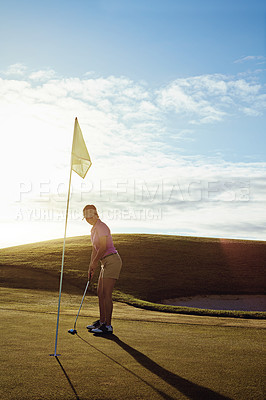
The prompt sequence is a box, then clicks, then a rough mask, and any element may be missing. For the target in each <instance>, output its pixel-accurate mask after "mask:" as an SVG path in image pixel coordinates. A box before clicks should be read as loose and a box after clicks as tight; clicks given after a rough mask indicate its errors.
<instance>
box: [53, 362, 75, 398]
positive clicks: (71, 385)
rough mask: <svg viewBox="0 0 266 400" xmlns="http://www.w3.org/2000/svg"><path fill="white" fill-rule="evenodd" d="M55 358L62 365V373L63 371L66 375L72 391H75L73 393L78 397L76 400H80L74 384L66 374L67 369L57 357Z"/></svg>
mask: <svg viewBox="0 0 266 400" xmlns="http://www.w3.org/2000/svg"><path fill="white" fill-rule="evenodd" d="M55 358H56V361H57V362H58V364H59V365H60V368H61V369H62V371H63V373H64V375H65V377H66V379H67V381H68V383H69V385H70V387H71V389H72V390H73V393H74V394H75V396H76V400H80V398H79V396H78V394H77V392H76V389H75V388H74V386H73V384H72V382H71V380H70V378H69V376H68V375H67V373H66V370H65V368H64V367H63V365H62V364H61V362H60V360H59V358H58V357H57V356H55Z"/></svg>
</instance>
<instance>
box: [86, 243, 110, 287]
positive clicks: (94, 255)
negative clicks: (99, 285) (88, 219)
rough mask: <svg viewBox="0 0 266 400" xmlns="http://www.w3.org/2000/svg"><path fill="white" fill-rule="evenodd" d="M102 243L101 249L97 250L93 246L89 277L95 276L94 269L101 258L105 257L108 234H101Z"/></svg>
mask: <svg viewBox="0 0 266 400" xmlns="http://www.w3.org/2000/svg"><path fill="white" fill-rule="evenodd" d="M99 241H100V245H99V249H98V250H97V251H96V250H95V248H94V247H93V250H92V254H91V262H90V265H89V271H88V276H89V279H90V278H92V277H93V274H94V271H95V269H96V268H97V265H98V262H99V260H101V258H102V257H103V255H104V253H105V251H106V242H107V237H106V236H101V237H100V238H99Z"/></svg>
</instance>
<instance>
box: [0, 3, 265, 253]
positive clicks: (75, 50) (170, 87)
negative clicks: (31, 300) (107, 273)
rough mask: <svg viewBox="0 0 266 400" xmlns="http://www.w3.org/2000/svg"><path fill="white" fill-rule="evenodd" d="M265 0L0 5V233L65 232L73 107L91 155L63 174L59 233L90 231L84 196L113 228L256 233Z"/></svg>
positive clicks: (261, 200) (260, 213)
mask: <svg viewBox="0 0 266 400" xmlns="http://www.w3.org/2000/svg"><path fill="white" fill-rule="evenodd" d="M265 10H266V6H265V2H263V1H258V0H257V1H256V0H255V1H245V0H241V1H240V0H239V1H238V0H235V1H227V0H223V1H219V0H216V1H213V0H212V1H207V0H206V1H204V0H202V1H200V0H197V1H196V0H195V1H193V0H186V1H185V0H184V1H183V0H176V1H174V0H171V1H170V0H164V1H154V0H153V1H149V0H142V1H139V0H135V1H132V2H129V1H115V0H109V1H101V0H99V1H96V0H95V1H92V0H87V1H79V0H78V1H24V0H21V1H12V0H11V1H9V2H5V3H3V4H1V13H0V34H1V37H2V38H4V40H2V41H1V43H0V51H1V61H0V124H1V125H0V126H1V131H2V132H8V135H7V134H4V133H1V151H0V153H1V154H0V155H1V159H2V163H3V165H4V166H6V165H7V164H8V165H9V174H8V177H7V176H3V178H2V185H3V187H4V188H9V189H8V190H3V192H4V193H5V195H4V196H3V197H2V199H1V205H2V207H1V208H2V211H1V215H0V219H1V222H2V223H3V224H5V225H4V226H5V227H6V234H5V238H2V239H1V241H0V246H5V245H11V244H16V243H20V242H23V241H24V242H25V241H34V240H42V239H48V238H50V237H60V236H62V234H61V232H62V231H63V229H62V218H61V214H60V213H63V211H64V207H65V197H64V196H65V193H64V190H63V182H65V181H67V179H68V178H67V176H68V169H69V167H68V162H69V152H70V145H71V135H72V131H73V123H74V118H75V117H76V116H77V117H78V118H79V122H80V126H81V129H82V131H83V135H84V137H85V140H86V142H87V144H88V150H89V152H90V154H91V157H92V161H93V166H92V168H91V170H90V172H89V174H88V176H87V178H86V180H85V181H84V182H82V183H81V182H80V181H79V178H76V177H75V178H74V180H73V196H72V200H71V206H72V211H73V216H72V217H73V218H72V219H70V224H69V231H68V233H69V235H75V234H83V233H84V234H85V233H86V232H87V230H88V227H85V226H84V225H81V224H80V220H79V212H80V210H81V209H82V206H83V203H84V202H85V203H86V202H94V203H95V204H96V205H97V206H98V207H99V209H100V210H101V211H102V216H103V219H104V218H105V219H106V222H107V223H109V224H110V226H111V228H112V230H113V231H114V232H153V233H167V234H189V235H190V234H191V235H195V236H216V237H235V238H250V239H264V238H265V233H266V232H265V223H266V221H265V216H264V215H265V212H264V209H265V196H266V188H265V166H266V156H265V148H266V136H265V109H266V107H265V106H266V94H265V83H266V82H265V66H266V56H265ZM7 149H8V150H7ZM10 154H12V160H13V161H12V163H11V165H10ZM33 166H34V167H33ZM3 171H4V168H2V174H3ZM82 184H83V186H82ZM4 185H5V186H4ZM84 185H85V186H84ZM86 185H87V186H86ZM101 185H102V186H101ZM59 187H60V190H61V192H60V196H59V189H58V188H59ZM160 193H161V195H160ZM58 196H59V197H60V201H58ZM107 198H108V199H109V201H108V202H107V201H106V199H107ZM74 211H75V212H74ZM74 214H75V215H74ZM14 231H15V232H16V234H15V235H14ZM25 231H26V232H27V234H25ZM22 232H23V234H22ZM22 236H23V237H22Z"/></svg>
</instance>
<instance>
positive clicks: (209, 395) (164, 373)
mask: <svg viewBox="0 0 266 400" xmlns="http://www.w3.org/2000/svg"><path fill="white" fill-rule="evenodd" d="M95 335H96V334H95ZM98 336H99V337H101V338H104V339H105V340H110V342H114V343H116V344H117V345H118V346H120V347H121V348H122V349H123V350H125V351H126V352H127V353H128V354H130V355H131V356H132V357H133V358H134V359H135V360H136V361H137V362H138V363H139V364H140V365H142V366H143V367H144V368H146V369H147V370H149V371H150V372H152V373H153V374H154V375H157V376H158V377H159V378H161V379H162V380H163V381H165V382H166V383H168V384H169V385H171V386H172V387H174V388H175V389H177V390H178V391H179V392H181V393H183V394H184V395H185V396H187V397H188V398H189V399H191V400H206V399H210V400H232V399H231V398H229V397H227V396H224V395H222V394H220V393H217V392H215V391H213V390H211V389H208V388H206V387H204V386H200V385H198V384H196V383H193V382H191V381H189V380H187V379H185V378H182V377H181V376H179V375H177V374H175V373H173V372H171V371H169V370H167V369H165V368H163V367H161V366H160V365H159V364H157V363H156V362H155V361H153V360H152V359H150V358H149V357H147V356H146V355H145V354H143V353H141V352H140V351H138V350H136V349H134V348H133V347H131V346H129V345H128V344H127V343H125V342H123V341H122V340H120V339H119V337H118V336H116V335H114V334H112V335H98ZM82 340H84V339H82ZM87 343H88V342H87ZM89 344H90V343H89ZM90 345H91V344H90ZM93 347H94V346H93ZM96 349H97V348H96ZM97 350H98V351H100V350H99V349H97ZM100 352H101V351H100ZM101 353H103V352H101ZM103 354H104V353H103ZM105 356H107V355H106V354H105ZM107 357H108V358H110V359H111V357H109V356H107ZM113 361H115V362H116V363H117V364H119V363H118V362H117V361H116V360H113ZM120 365H121V364H120ZM130 372H131V371H130ZM140 379H141V380H143V379H142V378H140ZM146 383H147V382H146ZM149 385H150V384H149ZM150 386H151V385H150ZM153 389H155V388H154V387H153ZM155 390H156V391H158V390H157V389H155Z"/></svg>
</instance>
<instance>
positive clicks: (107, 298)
mask: <svg viewBox="0 0 266 400" xmlns="http://www.w3.org/2000/svg"><path fill="white" fill-rule="evenodd" d="M102 281H103V297H104V303H105V318H106V319H105V321H106V325H111V320H112V312H113V300H112V293H113V289H114V286H115V283H116V279H114V278H103V279H102Z"/></svg>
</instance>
